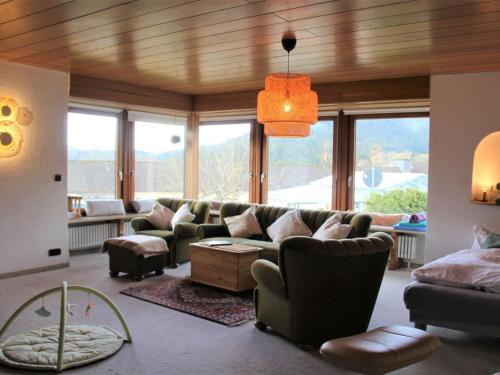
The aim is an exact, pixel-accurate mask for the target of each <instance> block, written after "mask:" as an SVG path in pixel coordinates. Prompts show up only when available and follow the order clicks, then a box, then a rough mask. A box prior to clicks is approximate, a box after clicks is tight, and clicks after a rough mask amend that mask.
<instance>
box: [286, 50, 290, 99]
mask: <svg viewBox="0 0 500 375" xmlns="http://www.w3.org/2000/svg"><path fill="white" fill-rule="evenodd" d="M287 53H288V60H287V67H286V98H287V99H288V93H289V91H288V86H289V81H290V51H287Z"/></svg>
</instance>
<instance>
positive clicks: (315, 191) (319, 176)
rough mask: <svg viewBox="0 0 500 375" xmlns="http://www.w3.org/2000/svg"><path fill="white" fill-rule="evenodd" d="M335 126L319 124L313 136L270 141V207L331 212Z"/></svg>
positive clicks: (327, 122) (268, 198) (329, 122)
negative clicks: (327, 210) (328, 210)
mask: <svg viewBox="0 0 500 375" xmlns="http://www.w3.org/2000/svg"><path fill="white" fill-rule="evenodd" d="M333 126H334V122H333V120H324V121H318V122H317V123H316V124H315V125H313V126H311V135H310V136H309V137H306V138H275V137H270V138H269V140H268V195H267V203H268V204H270V205H274V206H287V207H297V208H313V209H331V207H332V182H333V178H332V159H333Z"/></svg>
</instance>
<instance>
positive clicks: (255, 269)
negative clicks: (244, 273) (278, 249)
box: [251, 259, 287, 298]
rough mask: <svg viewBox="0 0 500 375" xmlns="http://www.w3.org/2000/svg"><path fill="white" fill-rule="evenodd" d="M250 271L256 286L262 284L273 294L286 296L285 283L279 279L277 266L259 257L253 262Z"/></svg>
mask: <svg viewBox="0 0 500 375" xmlns="http://www.w3.org/2000/svg"><path fill="white" fill-rule="evenodd" d="M251 273H252V276H253V278H254V279H255V280H256V281H257V284H258V285H257V287H259V286H263V287H265V288H267V289H269V290H270V291H271V292H272V293H273V294H275V295H277V296H280V297H283V298H287V292H286V288H285V284H284V283H283V280H282V279H281V274H280V269H279V267H278V266H277V265H276V264H274V263H272V262H270V261H268V260H265V259H259V260H256V261H255V262H253V264H252V269H251Z"/></svg>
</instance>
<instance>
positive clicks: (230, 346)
mask: <svg viewBox="0 0 500 375" xmlns="http://www.w3.org/2000/svg"><path fill="white" fill-rule="evenodd" d="M107 261H108V260H107V256H106V255H103V254H87V255H78V256H73V257H72V258H71V267H69V268H66V269H62V270H57V271H51V272H45V273H39V274H34V275H29V276H23V277H17V278H12V279H6V280H0V322H1V323H2V324H3V322H5V320H6V319H7V318H8V317H9V315H10V314H11V313H12V312H13V311H14V310H15V309H16V308H17V306H19V305H20V304H21V303H23V302H24V301H26V300H27V299H28V298H29V297H31V296H32V295H34V294H36V293H37V292H39V291H41V290H44V289H46V288H50V287H54V286H57V285H58V284H59V283H60V282H62V281H63V280H67V281H68V282H69V283H71V284H82V285H87V286H90V287H94V288H97V289H99V290H101V291H103V292H104V293H106V294H107V295H108V296H110V297H111V298H112V299H113V300H114V301H115V302H116V303H117V304H118V306H119V307H120V308H121V309H122V311H123V313H124V315H125V317H126V319H127V321H128V323H129V326H130V328H131V331H132V335H133V339H134V342H133V343H132V344H130V345H129V344H125V345H124V347H123V348H122V350H121V351H120V352H118V353H117V354H116V355H114V356H113V357H111V358H109V359H106V360H104V361H101V362H98V363H95V364H92V365H89V366H85V367H80V368H77V369H74V370H70V371H71V373H74V374H92V375H96V374H97V375H100V374H103V375H104V374H107V375H115V374H116V375H118V374H124V375H125V374H144V375H150V374H151V375H153V374H177V375H182V374H218V375H226V374H227V375H229V374H265V375H267V374H269V375H271V374H273V375H278V374H286V375H293V374H314V375H322V374H349V373H350V372H347V371H345V370H341V369H338V368H336V367H333V366H331V365H329V364H328V363H326V362H325V361H324V360H322V359H321V357H320V356H319V355H318V354H317V353H315V352H304V351H302V350H300V349H299V348H298V347H297V346H296V345H294V344H293V343H291V342H289V341H287V340H286V339H284V338H282V337H280V336H278V335H275V334H272V333H264V332H260V331H258V330H257V329H256V328H255V327H254V326H253V324H252V323H247V324H244V325H242V326H239V327H231V328H229V327H225V326H223V325H220V324H217V323H213V322H210V321H207V320H204V319H200V318H197V317H194V316H191V315H188V314H184V313H182V312H178V311H175V310H171V309H168V308H165V307H161V306H157V305H154V304H151V303H147V302H144V301H141V300H138V299H135V298H131V297H127V296H125V295H122V294H119V291H120V290H123V289H125V288H128V287H130V286H138V285H143V284H147V283H151V282H155V281H157V280H161V278H162V277H165V276H159V277H151V278H147V279H145V280H144V281H141V282H140V283H137V282H133V281H132V280H131V279H128V278H126V277H120V278H117V279H111V278H109V277H108V272H107ZM166 271H167V272H166V274H168V275H171V276H185V275H188V274H189V264H184V265H182V266H181V267H179V268H178V269H176V270H169V269H167V270H166ZM409 276H410V273H409V272H408V271H407V270H398V271H388V272H387V273H386V276H385V277H384V281H383V284H382V288H381V291H380V295H379V298H378V301H377V305H376V307H375V311H374V314H373V318H372V321H371V324H370V326H371V328H374V327H377V326H381V325H388V324H402V325H408V326H410V325H411V324H410V323H409V322H408V312H407V310H406V309H405V307H404V304H403V298H402V295H403V290H404V287H405V286H406V285H407V284H408V281H409ZM87 300H88V296H87V295H84V294H82V293H73V294H71V296H70V302H72V303H75V304H76V306H75V308H74V310H75V316H73V317H71V319H70V322H91V323H99V324H108V325H110V326H111V327H114V328H116V329H120V326H119V324H118V323H117V321H116V319H115V318H114V316H113V315H112V314H111V313H110V312H109V311H108V310H107V308H106V306H104V305H103V304H101V303H99V302H96V305H95V307H94V309H93V311H92V316H91V317H90V318H89V319H87V318H85V317H84V316H83V313H84V310H85V307H86V304H87ZM38 307H40V306H35V307H33V308H32V309H30V310H29V311H26V312H25V313H24V314H23V315H22V316H21V317H20V318H19V320H17V321H16V323H14V325H13V326H12V327H11V328H10V329H9V331H8V332H7V335H12V334H16V333H20V332H22V331H24V330H27V329H31V328H36V327H41V326H46V325H50V324H55V323H56V322H57V315H58V314H57V311H58V298H57V297H56V296H53V297H49V298H47V299H46V307H47V308H48V309H49V310H51V311H53V312H54V314H53V315H52V316H51V317H50V318H48V319H43V318H40V317H38V316H37V315H36V314H35V313H34V310H36V309H37V308H38ZM480 308H481V306H478V309H480ZM499 319H500V317H499ZM429 331H430V332H431V333H433V334H436V335H438V336H439V337H440V338H441V340H442V342H443V347H442V348H441V349H440V351H439V352H438V353H436V354H435V355H434V356H433V357H432V358H430V359H428V360H426V361H424V362H421V363H418V364H415V365H412V366H410V367H407V368H405V369H402V370H399V371H398V372H397V373H398V374H464V375H471V374H474V375H480V374H485V375H487V374H488V375H489V374H493V373H495V372H500V340H499V339H493V338H488V337H482V336H475V335H470V334H466V333H462V332H458V331H453V330H446V329H441V328H435V327H430V328H429ZM0 373H1V374H17V373H26V372H25V371H18V370H13V369H9V368H6V367H0Z"/></svg>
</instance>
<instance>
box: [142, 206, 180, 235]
mask: <svg viewBox="0 0 500 375" xmlns="http://www.w3.org/2000/svg"><path fill="white" fill-rule="evenodd" d="M174 215H175V212H174V211H172V210H171V209H170V208H168V207H165V206H162V205H161V204H160V203H158V202H155V204H154V205H153V209H152V210H151V213H150V214H149V215H146V216H144V218H145V219H146V220H147V221H149V222H150V223H151V224H153V226H154V227H155V228H156V229H163V230H168V229H170V228H171V227H172V218H173V217H174Z"/></svg>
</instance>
